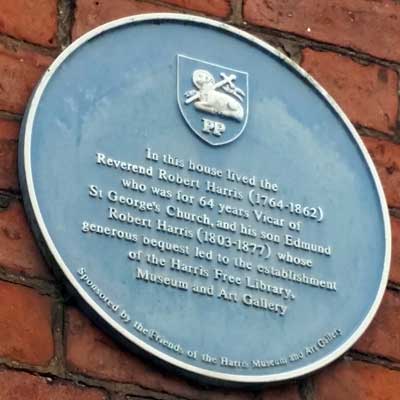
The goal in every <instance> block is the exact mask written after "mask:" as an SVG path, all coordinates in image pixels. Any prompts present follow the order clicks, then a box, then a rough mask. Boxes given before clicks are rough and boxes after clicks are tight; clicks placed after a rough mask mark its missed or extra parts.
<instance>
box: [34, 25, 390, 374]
mask: <svg viewBox="0 0 400 400" xmlns="http://www.w3.org/2000/svg"><path fill="white" fill-rule="evenodd" d="M178 54H184V55H186V56H189V57H194V58H196V59H200V60H205V61H207V62H212V63H214V64H218V65H222V66H227V67H229V68H232V69H235V70H240V71H245V72H247V73H248V76H249V115H248V121H247V126H246V128H245V129H244V131H243V133H242V135H241V136H240V137H239V138H238V139H237V140H235V141H234V142H232V143H230V144H227V145H223V146H218V147H213V146H210V145H208V144H207V143H206V142H204V141H203V140H200V139H199V138H198V137H197V136H196V135H195V134H194V133H193V132H192V131H191V129H190V128H189V126H188V125H187V123H186V121H185V120H184V119H183V117H182V114H181V112H180V110H179V106H178V103H177V98H176V92H177V73H176V68H177V55H178ZM188 71H189V69H188ZM188 73H189V72H188ZM188 73H187V74H188ZM187 74H186V75H185V78H183V79H186V80H187V81H188V82H189V81H190V76H188V75H187ZM190 112H191V113H193V114H194V116H192V118H195V117H196V115H195V113H196V112H195V111H190ZM235 123H236V122H232V124H235ZM31 146H32V147H31V155H32V175H33V182H34V189H35V192H36V196H37V201H38V204H39V207H40V212H41V214H42V216H43V219H44V221H45V225H46V227H47V230H48V232H49V234H50V236H51V239H52V240H53V242H54V244H55V246H56V248H57V250H58V252H59V254H60V255H61V257H62V258H63V260H64V262H65V264H66V265H67V267H68V268H69V269H70V270H71V272H72V273H73V274H74V275H75V276H76V277H77V278H78V275H77V274H76V271H77V270H78V269H79V268H81V267H85V269H86V271H87V274H88V276H89V277H90V278H91V279H92V280H93V281H94V282H95V283H96V285H97V286H98V287H99V288H101V290H102V291H103V292H104V293H105V294H106V295H107V296H109V297H110V298H111V299H112V301H113V302H114V303H115V304H119V305H120V307H121V308H120V309H122V308H124V309H125V310H127V312H128V313H129V315H130V316H131V318H132V320H133V321H135V320H136V321H140V322H141V323H142V324H143V326H145V327H147V328H151V329H155V330H157V331H158V332H159V333H160V334H161V335H162V336H163V337H165V338H168V339H169V340H170V341H172V342H173V343H178V344H180V345H181V347H182V349H183V350H184V352H185V353H186V351H187V350H195V351H197V352H198V354H201V353H203V354H205V353H207V354H209V355H212V356H216V357H218V358H219V357H221V356H225V357H228V358H229V359H231V360H244V361H248V362H250V361H251V360H273V359H279V358H287V357H288V355H289V354H291V353H298V352H299V351H304V349H305V347H306V346H311V345H313V344H315V343H316V341H317V340H318V339H319V338H321V337H322V336H324V335H325V334H327V333H330V332H333V331H335V330H336V329H340V330H341V331H342V333H343V335H342V336H340V337H339V338H337V339H336V340H334V341H333V342H332V343H330V344H329V345H327V346H326V347H324V348H320V349H319V350H318V351H316V352H315V353H314V354H312V355H310V356H308V357H304V359H303V360H300V361H297V362H288V364H287V365H285V366H279V367H271V368H240V367H239V368H227V367H224V366H222V365H220V362H219V360H218V362H217V364H216V365H214V364H206V363H204V362H203V361H202V360H201V358H200V356H198V358H197V360H193V359H190V358H188V357H187V356H186V355H185V354H183V355H180V354H176V353H174V352H173V351H169V350H168V349H166V348H165V347H163V346H162V345H160V344H158V343H156V342H155V341H154V340H150V339H148V338H146V337H145V336H144V335H142V334H140V333H138V332H137V331H136V330H135V329H134V328H133V326H132V324H131V323H130V324H124V323H123V322H122V321H121V319H120V318H119V317H118V315H117V313H114V312H112V311H111V310H110V309H109V308H107V307H106V306H105V305H104V303H103V302H102V301H101V300H99V298H98V297H97V296H96V295H95V294H94V292H93V291H92V290H90V289H88V287H87V286H86V285H84V284H83V283H82V282H81V283H80V284H81V285H82V287H83V288H84V289H85V290H86V291H87V293H88V295H89V296H90V297H91V298H92V299H94V300H95V301H96V302H97V303H98V304H99V305H100V306H101V307H102V309H103V310H104V311H105V312H107V313H108V314H109V315H110V316H111V317H112V318H113V319H114V320H115V322H116V323H117V324H120V325H121V326H123V327H124V328H125V329H127V331H129V332H131V333H133V334H134V335H136V337H138V338H139V339H140V340H142V341H144V342H145V343H147V344H149V345H150V346H152V347H154V348H155V349H157V350H160V351H163V352H164V353H165V354H167V355H169V356H171V357H174V358H176V359H177V360H179V361H181V362H185V363H188V364H190V365H193V366H196V367H199V368H205V369H208V370H211V371H214V372H223V373H229V374H238V375H268V374H273V373H279V372H286V371H292V370H294V369H297V368H301V367H305V366H307V365H309V364H310V363H313V362H316V361H318V360H320V359H322V358H323V357H326V356H327V355H328V354H330V353H332V352H334V351H335V350H336V349H337V348H338V347H340V346H341V345H342V344H343V342H344V341H345V340H346V339H348V338H349V337H350V336H351V334H352V333H353V332H354V331H355V330H356V329H358V327H359V325H360V323H361V322H362V321H363V320H364V319H365V316H366V314H367V313H368V311H369V309H370V307H371V305H372V303H373V302H374V300H375V296H376V294H377V291H378V287H379V284H380V282H381V279H382V270H383V263H384V256H385V254H384V250H385V242H384V226H383V220H382V211H381V205H380V201H379V197H378V194H377V190H376V187H375V184H374V181H373V178H372V176H371V173H370V171H369V169H368V167H367V164H366V161H365V160H364V158H363V155H362V153H361V151H360V149H359V147H358V145H357V144H356V143H355V141H354V139H353V137H352V135H351V134H350V132H349V131H348V129H347V128H346V126H345V125H344V123H343V122H342V121H341V119H340V117H339V116H338V115H337V114H336V113H335V111H334V110H333V109H332V108H331V107H330V106H329V105H328V104H327V102H326V101H325V100H324V99H323V98H322V97H321V95H320V94H319V93H318V92H317V91H316V90H315V89H314V88H313V87H312V86H311V85H310V84H309V83H308V82H306V81H305V80H304V79H302V78H301V77H300V76H299V74H298V73H296V72H295V71H293V70H292V69H291V68H290V67H289V66H287V65H286V64H285V63H283V62H282V61H281V60H279V59H277V58H276V57H275V56H274V55H271V54H268V53H267V52H266V51H265V50H263V49H260V48H258V47H257V46H255V45H253V44H249V43H246V42H245V41H244V40H243V39H240V38H238V37H236V36H234V35H230V34H228V33H225V32H220V31H217V30H215V29H213V28H209V27H206V26H200V25H199V26H197V25H195V24H189V25H187V24H183V23H181V22H167V23H161V24H152V23H142V24H137V25H126V26H123V27H120V28H117V29H113V30H109V31H107V32H106V33H103V34H101V35H99V36H97V37H95V38H94V39H92V40H90V41H89V42H87V43H85V44H83V45H82V46H81V47H80V48H79V49H77V50H76V51H75V52H74V53H72V54H71V55H70V56H69V57H68V58H67V59H66V61H65V62H64V63H63V64H62V66H61V67H60V68H59V69H58V70H57V71H56V73H55V74H54V76H53V77H52V79H51V80H50V82H49V84H48V86H47V87H46V90H45V92H44V94H43V96H42V98H41V101H40V105H39V108H38V111H37V114H36V117H35V120H34V126H33V132H32V144H31ZM146 148H151V149H152V150H153V151H154V152H157V153H159V154H162V153H170V154H172V155H175V156H177V157H178V158H181V159H184V160H185V161H187V160H189V159H191V160H192V161H194V162H196V163H201V164H206V165H211V166H213V167H216V168H219V169H222V170H226V169H228V168H231V169H233V170H235V171H237V172H239V173H242V174H247V175H250V176H253V175H255V176H257V177H258V178H268V179H269V181H271V182H277V183H278V184H279V191H278V192H277V194H276V195H275V196H274V197H277V198H282V199H284V200H285V202H289V201H293V202H295V203H297V202H298V203H301V204H304V205H312V206H314V205H318V206H321V207H322V208H323V209H324V212H325V218H324V220H323V221H322V222H321V223H317V222H315V221H311V220H309V219H308V220H307V219H305V218H301V217H295V216H293V218H290V217H289V214H288V212H287V210H286V211H280V210H277V209H275V210H270V209H268V208H267V209H266V210H265V211H266V212H267V214H268V215H272V216H276V217H279V218H285V221H288V220H293V221H299V220H301V221H302V222H303V229H302V231H301V233H300V234H299V235H298V236H299V237H301V238H302V240H305V241H308V242H314V243H321V244H323V245H326V246H327V245H331V246H332V249H333V251H332V256H330V257H328V256H321V255H316V254H311V253H310V254H308V253H306V252H304V251H301V250H296V249H293V248H289V247H285V246H283V244H280V245H276V246H273V245H271V248H272V249H273V251H274V252H276V251H289V252H290V253H291V254H293V255H297V256H302V257H306V258H311V259H312V260H313V262H314V265H313V267H312V268H304V267H298V266H290V265H288V264H284V263H282V262H279V261H278V260H277V259H276V257H275V256H274V255H273V256H272V257H271V258H270V259H269V260H266V261H263V262H260V259H259V258H258V257H256V256H251V255H245V254H242V253H240V252H238V251H237V249H236V248H234V247H233V248H231V249H230V250H221V251H218V249H217V247H215V246H213V247H212V246H210V247H209V248H210V249H212V250H213V253H214V257H215V254H216V253H217V252H220V253H221V254H224V255H227V256H229V257H230V258H231V259H232V258H233V257H238V256H240V255H241V256H242V258H244V259H246V260H248V261H250V262H252V264H253V268H255V266H256V265H257V264H259V263H261V264H263V265H269V266H274V267H276V268H285V269H286V270H292V271H294V272H296V273H302V272H304V273H306V274H308V275H312V276H314V277H315V278H318V279H326V280H328V281H336V282H337V287H338V290H337V292H329V291H327V290H322V289H317V288H313V287H310V286H306V285H301V284H298V283H295V282H289V281H285V280H282V279H277V278H272V277H269V276H262V275H260V274H257V273H256V272H255V271H254V270H253V271H252V272H251V273H249V274H248V275H249V276H251V277H253V278H261V279H263V280H264V281H265V282H267V283H270V284H274V285H276V286H282V287H285V288H289V289H292V290H293V292H294V293H295V295H296V299H295V300H293V301H282V300H280V298H279V297H277V296H274V295H268V294H265V296H264V297H266V298H268V299H269V300H270V301H273V302H278V303H284V304H286V305H288V306H289V308H288V311H287V314H286V315H285V316H279V315H276V314H275V313H272V312H264V311H261V310H257V309H255V308H250V307H246V306H244V305H243V304H236V303H234V302H227V301H222V300H218V299H216V297H215V296H214V297H206V296H200V295H194V294H192V293H190V291H188V292H186V291H179V290H174V289H171V288H164V287H160V285H156V284H150V283H144V282H143V281H140V280H137V279H135V274H136V272H135V270H136V267H137V266H138V265H139V264H138V263H136V262H133V261H130V260H129V259H128V256H127V255H128V253H129V252H130V251H137V250H142V251H145V252H146V251H147V250H146V248H145V247H143V246H142V245H140V244H139V243H129V242H127V241H123V240H119V239H116V238H115V239H110V238H106V237H104V236H102V235H96V234H93V233H92V234H89V233H87V234H83V233H82V232H81V225H82V221H88V222H91V223H96V224H101V225H107V226H109V227H111V228H117V229H121V230H124V231H129V232H133V233H136V234H137V235H138V236H139V238H141V237H142V235H147V236H149V237H152V238H156V239H159V240H164V241H169V242H173V243H178V244H181V245H188V246H190V248H191V249H192V250H191V251H193V249H194V246H195V245H197V246H199V244H198V243H196V239H195V238H194V239H192V240H191V239H187V238H179V237H177V236H174V235H168V234H166V233H162V232H157V231H155V230H154V229H148V228H143V227H134V226H129V225H127V224H123V223H118V222H117V221H112V220H109V219H107V207H110V206H111V207H115V208H117V209H118V210H120V211H123V212H128V211H129V212H130V213H131V214H132V215H135V216H138V217H143V218H152V219H153V220H155V219H157V218H161V219H165V220H167V221H168V222H169V223H170V224H173V225H175V226H181V227H187V228H189V229H191V230H193V231H195V230H196V229H197V228H199V227H200V225H196V224H191V223H183V222H181V221H176V220H173V219H172V218H168V217H167V216H166V215H165V211H164V209H165V207H166V206H167V205H168V204H174V205H178V206H179V207H180V208H182V209H185V210H188V211H191V212H195V213H199V214H201V213H203V212H204V210H203V209H200V207H199V206H198V205H194V206H185V205H181V204H178V203H176V202H169V201H168V200H162V199H157V198H156V197H155V196H153V195H152V194H151V193H150V186H152V185H153V186H159V187H164V188H166V189H169V190H172V192H173V193H174V195H175V194H176V192H177V191H178V190H180V188H179V187H178V186H174V185H168V184H165V183H164V184H162V182H161V181H157V180H156V179H155V178H153V179H151V178H149V177H145V176H138V175H133V174H132V173H129V172H122V171H120V170H117V169H115V168H108V167H105V166H99V165H97V164H96V152H100V153H104V154H106V155H107V156H108V157H112V158H114V159H117V160H123V161H127V162H132V163H137V164H139V165H146V166H150V165H152V166H153V170H154V174H155V175H156V173H157V169H158V168H165V165H164V166H163V165H162V164H161V161H159V162H158V163H151V162H150V161H147V162H146V161H145V160H144V156H145V149H146ZM166 169H168V171H169V172H174V171H175V170H176V172H179V173H180V174H181V175H184V176H186V177H190V178H192V179H197V178H200V175H196V174H190V173H189V172H188V171H187V170H185V169H180V168H175V169H174V168H173V167H169V168H166ZM122 178H126V179H130V178H134V179H135V180H136V181H138V182H141V183H144V184H145V185H147V187H148V190H147V191H146V192H145V193H139V194H138V193H137V192H134V191H132V190H128V189H125V188H123V187H122V185H121V183H120V181H121V179H122ZM201 180H202V181H203V182H204V181H205V180H206V179H205V178H204V179H203V178H201ZM212 180H214V181H216V182H217V183H218V184H220V185H221V186H225V187H228V188H236V189H238V190H240V191H241V192H242V193H244V194H245V197H246V194H247V192H248V190H249V188H247V187H246V186H244V185H240V184H232V183H228V182H226V181H225V180H217V179H212ZM90 184H93V185H97V186H98V187H99V188H101V189H102V190H103V193H104V197H106V192H107V191H108V190H115V191H117V192H118V193H120V194H123V195H125V196H131V197H133V198H137V199H140V200H144V201H147V202H152V201H156V202H157V203H158V204H160V206H161V213H160V214H159V215H155V214H152V213H148V212H147V213H146V212H139V211H137V210H135V209H133V208H132V207H128V206H124V205H115V204H112V203H110V202H107V200H106V199H105V198H103V199H102V200H99V199H93V198H90V197H89V195H88V186H89V185H90ZM250 189H251V188H250ZM184 191H185V192H186V193H188V194H192V195H194V196H196V197H197V198H198V197H200V196H201V195H203V194H204V193H203V191H202V190H196V189H184ZM265 194H267V195H269V193H267V192H265ZM214 200H215V202H216V203H217V202H223V203H226V204H230V205H232V206H236V207H240V208H246V209H252V207H251V206H250V205H249V204H248V201H247V199H246V198H245V199H244V200H242V201H239V200H235V199H226V198H224V197H221V196H214ZM258 209H260V208H258ZM207 213H208V214H209V215H210V216H211V218H212V220H214V221H216V220H217V219H223V220H224V221H228V222H235V221H236V222H237V224H240V223H241V222H243V223H245V224H251V225H253V227H254V228H256V229H257V230H258V232H260V231H265V232H271V233H274V234H279V235H281V236H284V234H290V233H291V232H289V231H288V229H287V228H279V227H272V226H268V225H262V224H260V223H258V224H257V223H256V222H255V220H254V218H252V217H250V218H249V219H243V220H241V219H239V218H237V217H233V216H227V215H225V216H223V217H218V215H217V212H216V210H215V209H214V210H213V211H212V212H208V211H207ZM220 233H222V234H224V231H220ZM294 236H296V234H294ZM232 237H235V238H241V239H246V238H245V237H241V236H240V235H239V234H235V235H233V236H232ZM248 240H249V241H256V242H257V243H260V242H261V241H260V240H259V239H257V240H253V239H251V238H248ZM201 247H202V248H203V249H205V248H206V246H204V245H203V246H201ZM147 252H148V251H147ZM154 253H155V254H157V255H159V256H163V253H160V252H157V251H154ZM164 255H165V253H164ZM165 257H166V258H170V256H168V255H165ZM176 258H180V259H181V260H182V261H184V262H186V263H189V264H192V265H203V266H204V267H206V268H207V269H208V270H210V271H212V269H213V268H218V267H219V264H217V262H216V260H215V258H214V260H213V261H212V262H207V261H203V262H201V261H199V260H196V259H194V258H193V257H183V256H182V257H176ZM140 267H141V268H142V269H148V270H149V271H151V272H155V273H160V274H161V273H163V274H165V275H169V276H171V277H176V278H178V279H185V280H187V281H189V282H190V284H195V283H200V284H208V285H209V284H213V285H214V288H215V291H218V290H219V289H220V288H222V287H224V288H228V285H226V284H225V285H222V284H221V283H219V282H216V281H213V279H212V277H210V278H208V279H203V278H200V277H190V276H189V275H185V274H179V273H174V272H171V271H167V269H166V268H164V269H163V268H160V267H151V266H149V265H146V264H145V263H141V265H140ZM225 269H226V271H227V272H228V273H231V274H234V275H237V276H241V277H244V276H245V275H246V274H245V273H243V272H239V271H237V270H236V269H235V268H234V267H233V265H230V266H229V267H225ZM229 286H233V287H230V288H228V290H229V289H232V291H234V289H237V291H238V292H239V294H240V295H242V294H243V293H244V292H249V293H251V294H252V295H263V293H261V292H259V293H257V292H255V291H249V290H246V291H245V290H244V289H243V288H239V289H238V288H235V287H234V285H229Z"/></svg>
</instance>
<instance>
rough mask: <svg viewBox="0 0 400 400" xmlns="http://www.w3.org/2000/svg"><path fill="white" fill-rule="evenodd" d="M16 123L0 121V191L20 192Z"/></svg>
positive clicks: (17, 127) (17, 125)
mask: <svg viewBox="0 0 400 400" xmlns="http://www.w3.org/2000/svg"><path fill="white" fill-rule="evenodd" d="M18 129H19V124H18V122H16V121H9V120H5V119H0V189H4V190H11V191H18V173H17V153H18V143H17V138H18Z"/></svg>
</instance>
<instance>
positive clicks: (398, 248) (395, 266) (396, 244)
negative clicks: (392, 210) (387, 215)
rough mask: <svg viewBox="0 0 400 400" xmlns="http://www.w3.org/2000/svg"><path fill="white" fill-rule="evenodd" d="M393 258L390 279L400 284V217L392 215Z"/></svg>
mask: <svg viewBox="0 0 400 400" xmlns="http://www.w3.org/2000/svg"><path fill="white" fill-rule="evenodd" d="M391 222H392V224H391V225H392V260H391V266H390V278H389V279H390V280H391V281H392V282H395V283H397V284H400V219H399V218H394V217H392V219H391Z"/></svg>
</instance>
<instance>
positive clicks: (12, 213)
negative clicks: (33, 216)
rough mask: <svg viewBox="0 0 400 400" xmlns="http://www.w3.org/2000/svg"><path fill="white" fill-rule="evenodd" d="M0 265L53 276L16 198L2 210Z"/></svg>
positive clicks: (0, 220) (49, 276) (13, 269)
mask: <svg viewBox="0 0 400 400" xmlns="http://www.w3.org/2000/svg"><path fill="white" fill-rule="evenodd" d="M0 266H1V267H2V268H5V269H7V270H8V271H10V272H13V273H20V274H23V275H26V276H28V277H38V278H44V279H51V278H52V275H51V274H50V271H49V269H48V267H47V266H46V264H45V262H44V260H43V258H42V256H41V255H40V253H39V250H38V247H37V245H36V243H35V241H34V238H33V235H32V232H31V231H30V229H29V226H28V221H27V219H26V216H25V212H24V210H23V207H22V204H21V203H20V202H19V201H16V200H15V201H11V203H10V205H9V206H8V207H7V208H6V209H5V210H3V211H0Z"/></svg>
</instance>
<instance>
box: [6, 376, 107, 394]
mask: <svg viewBox="0 0 400 400" xmlns="http://www.w3.org/2000/svg"><path fill="white" fill-rule="evenodd" d="M27 399H29V400H106V399H107V397H106V395H105V394H104V393H103V392H102V391H100V390H97V389H92V388H86V387H83V386H77V385H74V384H72V383H69V382H68V383H67V382H61V381H53V380H52V379H49V378H42V377H39V376H35V375H31V374H27V373H26V372H20V371H18V372H17V371H12V370H5V371H1V372H0V400H27Z"/></svg>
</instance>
